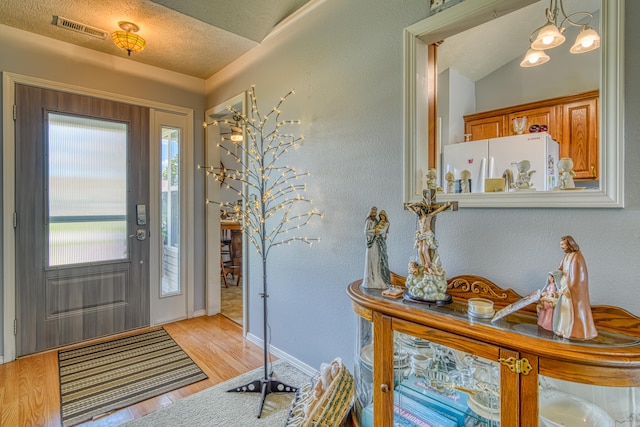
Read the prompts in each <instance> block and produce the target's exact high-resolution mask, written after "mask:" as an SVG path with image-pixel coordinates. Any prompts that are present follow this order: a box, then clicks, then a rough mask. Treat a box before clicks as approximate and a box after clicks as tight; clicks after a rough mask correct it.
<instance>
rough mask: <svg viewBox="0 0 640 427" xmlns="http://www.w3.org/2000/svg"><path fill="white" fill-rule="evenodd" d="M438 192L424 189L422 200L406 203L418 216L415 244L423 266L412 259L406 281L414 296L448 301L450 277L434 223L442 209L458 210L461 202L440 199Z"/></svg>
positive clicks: (449, 299)
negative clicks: (446, 271) (442, 201)
mask: <svg viewBox="0 0 640 427" xmlns="http://www.w3.org/2000/svg"><path fill="white" fill-rule="evenodd" d="M436 193H437V191H436V190H435V189H429V190H425V191H423V200H422V201H421V202H415V203H407V204H405V207H406V208H407V209H408V210H410V211H412V212H413V213H415V214H416V215H417V216H418V230H416V236H415V247H416V249H417V250H418V255H419V257H420V262H421V265H420V266H418V265H416V263H412V266H411V269H410V270H411V271H410V272H409V276H408V277H407V283H406V285H407V291H408V294H409V296H410V297H411V298H414V299H418V300H422V301H427V302H436V303H438V304H446V303H448V302H450V301H451V297H450V295H447V294H446V291H447V281H446V276H445V271H444V269H443V268H442V263H441V261H440V255H439V254H438V241H437V240H436V236H435V224H436V216H437V215H438V214H439V213H441V212H445V211H456V210H458V202H445V203H438V202H437V201H436Z"/></svg>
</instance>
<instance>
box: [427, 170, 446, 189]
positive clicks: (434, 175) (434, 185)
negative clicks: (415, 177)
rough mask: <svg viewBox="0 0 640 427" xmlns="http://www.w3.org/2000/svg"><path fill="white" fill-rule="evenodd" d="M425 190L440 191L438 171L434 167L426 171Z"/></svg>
mask: <svg viewBox="0 0 640 427" xmlns="http://www.w3.org/2000/svg"><path fill="white" fill-rule="evenodd" d="M427 190H436V192H438V193H442V192H443V191H442V187H440V186H438V171H436V170H435V169H429V170H428V171H427Z"/></svg>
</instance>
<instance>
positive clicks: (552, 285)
mask: <svg viewBox="0 0 640 427" xmlns="http://www.w3.org/2000/svg"><path fill="white" fill-rule="evenodd" d="M561 274H562V273H561V272H560V271H558V270H556V271H552V272H551V273H549V274H548V275H547V283H546V284H545V286H544V288H542V291H541V292H540V300H538V304H537V305H536V312H537V314H538V325H540V327H542V328H543V329H546V330H547V331H551V332H553V312H554V310H555V307H556V305H557V304H558V287H557V285H556V283H559V282H560V275H561Z"/></svg>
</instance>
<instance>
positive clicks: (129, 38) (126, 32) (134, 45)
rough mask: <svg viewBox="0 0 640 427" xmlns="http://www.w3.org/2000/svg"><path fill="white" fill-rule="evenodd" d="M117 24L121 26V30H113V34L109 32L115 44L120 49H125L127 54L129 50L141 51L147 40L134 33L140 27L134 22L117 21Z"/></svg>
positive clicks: (129, 53) (129, 52)
mask: <svg viewBox="0 0 640 427" xmlns="http://www.w3.org/2000/svg"><path fill="white" fill-rule="evenodd" d="M118 26H120V28H122V31H114V32H113V34H111V38H112V39H113V42H114V43H115V44H116V46H118V47H119V48H120V49H122V50H126V51H127V54H128V55H129V56H131V52H133V53H138V52H142V51H143V50H144V48H145V46H146V45H147V42H146V41H145V40H144V39H143V38H142V37H140V36H139V35H137V34H135V33H137V32H138V30H139V29H140V28H139V27H138V26H137V25H136V24H134V23H132V22H126V21H120V22H118Z"/></svg>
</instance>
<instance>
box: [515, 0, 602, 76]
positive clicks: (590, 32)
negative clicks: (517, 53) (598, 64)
mask: <svg viewBox="0 0 640 427" xmlns="http://www.w3.org/2000/svg"><path fill="white" fill-rule="evenodd" d="M545 13H546V15H547V23H546V24H544V25H543V26H541V27H538V28H536V29H535V30H533V32H532V33H531V35H530V36H529V42H530V43H531V48H530V49H529V50H528V51H527V53H526V55H525V57H524V59H523V60H522V62H521V63H520V66H521V67H534V66H536V65H541V64H544V63H545V62H547V61H549V56H548V55H547V54H546V53H545V52H544V49H551V48H554V47H556V46H560V45H561V44H562V43H564V41H565V36H564V32H565V31H566V29H567V28H566V27H565V24H569V25H573V26H574V27H582V29H581V30H580V33H579V34H578V37H577V38H576V41H575V43H574V44H573V46H572V47H571V49H569V52H571V53H585V52H590V51H592V50H595V49H597V48H598V47H600V36H599V35H598V33H597V32H596V31H595V30H594V29H593V28H591V27H590V26H589V24H591V21H593V14H592V13H590V12H574V13H571V14H569V15H567V14H566V12H565V11H564V5H563V4H562V0H550V1H549V7H548V8H547V9H546V11H545ZM560 13H561V14H562V16H559V14H560ZM576 16H586V17H588V18H589V21H588V22H587V23H586V24H581V23H578V22H575V21H574V19H575V17H576ZM561 17H562V21H561V22H560V25H558V19H559V18H561Z"/></svg>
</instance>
